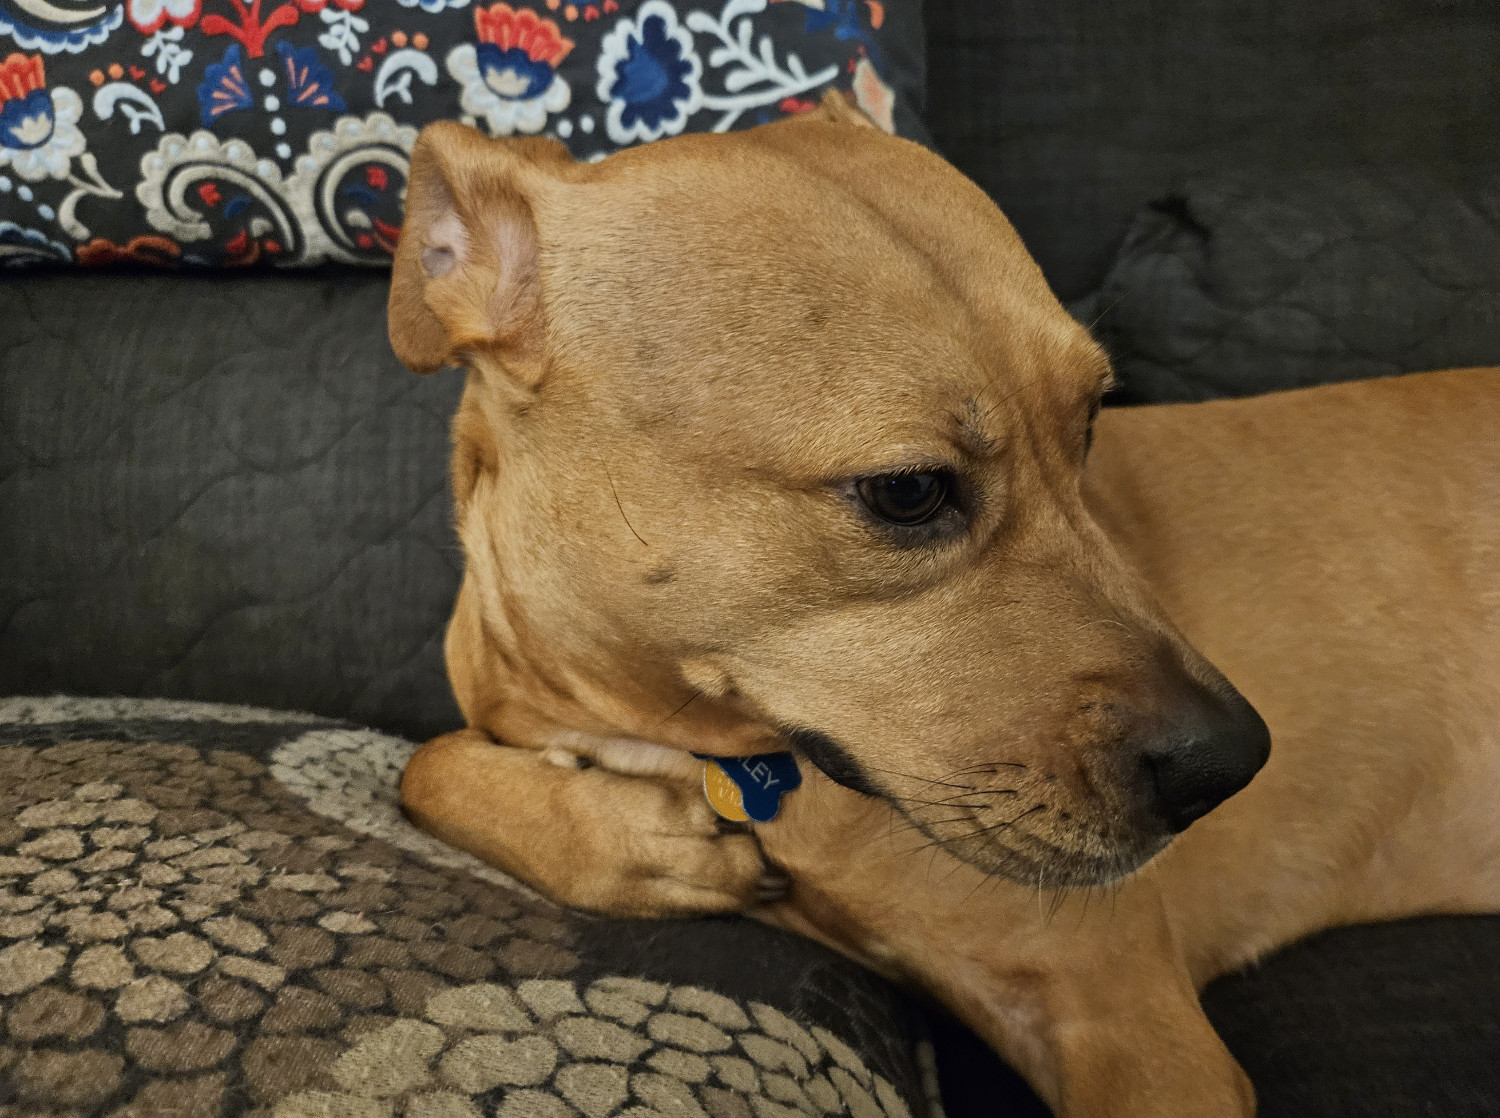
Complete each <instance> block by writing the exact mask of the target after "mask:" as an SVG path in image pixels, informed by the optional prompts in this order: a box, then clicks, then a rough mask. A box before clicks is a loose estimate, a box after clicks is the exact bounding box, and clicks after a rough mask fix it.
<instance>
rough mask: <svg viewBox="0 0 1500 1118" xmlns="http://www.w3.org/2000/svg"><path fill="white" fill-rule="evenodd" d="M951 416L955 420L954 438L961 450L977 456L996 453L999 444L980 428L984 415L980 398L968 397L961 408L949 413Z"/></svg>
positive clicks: (981, 456)
mask: <svg viewBox="0 0 1500 1118" xmlns="http://www.w3.org/2000/svg"><path fill="white" fill-rule="evenodd" d="M949 418H951V419H952V420H953V424H952V426H953V439H954V442H955V443H956V444H957V446H958V449H959V450H961V451H963V452H964V453H966V454H968V455H971V456H972V457H975V458H983V457H985V456H986V455H989V454H992V453H994V450H995V447H996V446H997V445H999V444H998V442H997V441H996V440H995V439H994V438H993V437H992V436H990V435H986V434H985V433H984V431H983V430H982V429H981V428H980V422H981V421H982V419H983V418H984V415H983V411H982V410H981V408H980V406H979V401H978V400H976V399H974V397H972V396H970V397H968V398H967V399H965V400H964V404H963V407H962V408H961V409H959V410H958V411H955V412H950V413H949Z"/></svg>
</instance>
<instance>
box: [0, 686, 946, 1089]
mask: <svg viewBox="0 0 1500 1118" xmlns="http://www.w3.org/2000/svg"><path fill="white" fill-rule="evenodd" d="M412 748H413V747H412V746H411V745H410V744H409V743H406V742H403V741H400V740H398V739H395V738H390V737H386V736H383V735H380V734H375V733H371V732H368V731H365V730H360V729H358V728H355V727H353V726H350V725H348V724H345V723H338V722H332V721H329V720H326V719H318V718H313V717H310V716H305V715H296V714H281V713H275V712H270V711H262V710H254V709H250V708H245V707H222V706H211V705H207V704H197V703H171V702H160V701H137V700H77V699H10V700H0V1118H21V1116H23V1115H24V1116H27V1118H39V1116H41V1115H48V1116H58V1118H60V1116H62V1115H69V1116H81V1115H95V1114H98V1115H104V1114H109V1115H111V1116H113V1118H147V1116H151V1118H157V1116H168V1115H170V1116H172V1118H217V1116H221V1115H222V1116H226V1118H227V1116H238V1115H253V1116H255V1118H314V1116H317V1118H396V1116H398V1115H400V1116H405V1118H460V1116H471V1118H472V1116H475V1115H481V1114H483V1115H502V1116H504V1118H576V1116H578V1115H582V1116H584V1118H610V1116H612V1115H619V1116H621V1118H626V1116H628V1118H650V1116H653V1115H663V1116H670V1118H710V1116H711V1118H794V1116H798V1115H805V1116H807V1118H821V1116H824V1115H828V1116H836V1115H849V1116H850V1118H911V1116H912V1115H913V1114H915V1115H918V1116H919V1118H927V1116H930V1115H933V1114H935V1113H936V1112H937V1104H936V1102H935V1101H934V1099H935V1085H934V1083H933V1077H932V1073H931V1068H932V1056H931V1050H930V1047H928V1046H927V1045H926V1043H925V1042H924V1041H923V1040H922V1039H921V1036H920V1026H919V1025H918V1024H916V1017H915V1015H914V1014H913V1013H912V1012H911V1010H910V1007H909V1006H908V1005H907V1004H906V1003H905V1002H904V1001H903V1000H902V998H901V997H900V996H899V995H898V994H896V993H895V992H893V991H892V990H890V989H889V988H888V987H886V986H885V985H883V984H882V983H880V982H879V981H878V980H876V979H874V978H872V977H871V976H869V975H867V974H865V973H864V972H862V971H861V970H859V969H858V968H857V967H855V966H853V965H852V964H850V963H848V962H846V961H844V960H842V959H840V958H838V957H836V956H834V955H832V954H830V953H829V952H827V951H824V950H823V949H821V948H819V947H817V946H815V945H813V944H810V943H807V942H804V941H802V940H799V939H796V938H793V937H789V936H786V935H783V934H781V933H778V932H775V931H773V930H771V929H767V928H764V927H762V926H760V925H758V924H755V923H753V922H751V921H747V920H741V919H716V920H700V921H681V922H666V923H659V922H651V921H612V920H602V919H595V918H590V917H586V916H582V915H580V914H577V913H574V912H570V911H567V910H564V909H560V908H558V907H556V906H554V905H552V904H550V903H548V902H547V901H545V900H544V899H542V898H540V897H538V896H536V895H535V894H533V893H531V892H530V891H529V890H527V889H525V888H524V887H522V886H521V885H519V884H518V883H516V882H515V881H513V880H511V879H509V878H507V877H506V876H505V875H503V874H500V873H498V872H497V871H495V870H492V869H490V868H488V867H485V866H483V865H481V864H480V863H478V862H476V861H475V860H473V859H471V858H469V857H468V856H466V855H463V854H460V853H458V852H456V851H453V850H451V849H449V848H447V847H444V846H442V845H441V844H438V843H436V842H435V841H434V840H432V839H430V838H428V837H427V836H425V835H423V834H421V833H420V832H418V831H416V830H415V829H414V828H412V827H411V826H410V825H409V824H408V823H406V822H405V820H404V819H403V818H402V817H401V815H400V811H399V808H398V805H397V801H396V777H397V775H398V774H399V772H400V769H401V766H402V764H403V763H404V761H405V759H406V757H407V755H408V754H409V753H410V752H411V749H412Z"/></svg>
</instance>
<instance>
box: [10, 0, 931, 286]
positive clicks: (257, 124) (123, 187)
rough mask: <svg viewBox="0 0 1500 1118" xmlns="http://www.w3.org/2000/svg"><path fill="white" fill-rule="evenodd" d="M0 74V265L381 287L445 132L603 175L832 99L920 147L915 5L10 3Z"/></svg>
mask: <svg viewBox="0 0 1500 1118" xmlns="http://www.w3.org/2000/svg"><path fill="white" fill-rule="evenodd" d="M44 8H45V9H47V10H48V11H49V12H50V13H51V14H52V15H53V16H54V17H55V22H54V23H45V24H44V23H42V22H39V19H38V16H37V13H39V12H41V11H42V10H43V9H44ZM16 45H19V46H21V47H23V48H25V49H24V51H15V50H13V49H12V48H14V46H16ZM7 50H9V53H7ZM0 58H3V61H0V264H5V263H10V264H18V263H19V264H24V263H31V262H36V261H52V262H55V261H60V260H61V261H69V260H76V261H77V262H79V263H82V264H109V263H115V262H118V261H120V260H122V259H129V260H135V261H139V262H147V263H152V264H162V265H167V266H175V265H178V264H197V265H208V266H217V265H234V266H243V265H247V264H255V263H263V264H276V265H294V266H296V265H313V264H318V263H320V262H323V261H338V262H342V263H361V264H373V265H385V264H388V263H389V261H390V254H391V253H392V252H393V251H394V248H395V242H396V238H397V236H398V235H399V233H400V228H401V222H402V207H403V203H404V198H405V192H406V175H407V165H408V157H409V155H410V153H411V148H412V143H413V142H414V141H415V139H416V135H417V130H418V129H419V128H420V127H421V126H422V125H424V124H428V123H430V122H432V121H434V120H450V119H451V120H464V121H467V122H468V123H471V124H473V125H475V126H476V127H478V128H480V129H481V130H482V131H484V132H486V133H487V134H489V135H492V136H521V135H546V136H551V137H554V138H556V139H559V140H561V141H562V142H564V143H565V144H567V145H568V146H569V147H570V148H571V149H572V151H573V153H574V154H575V155H576V156H577V157H578V158H579V159H597V158H599V157H602V156H604V155H607V154H609V153H610V152H613V151H617V150H619V149H620V148H621V147H625V146H630V145H633V144H636V143H642V142H646V141H649V140H656V139H660V138H662V137H664V136H674V135H677V134H678V133H680V132H683V131H690V132H704V131H710V130H714V131H724V130H727V129H730V128H745V127H750V126H752V125H755V124H758V123H764V122H766V121H769V120H773V119H776V118H778V117H781V116H785V115H788V114H790V113H796V112H802V111H806V110H808V109H811V108H812V107H813V106H814V105H815V104H816V102H817V99H818V98H819V97H820V96H822V94H823V93H824V92H825V91H827V90H828V89H832V88H839V89H846V90H850V91H852V92H853V94H854V96H855V99H856V101H857V102H858V103H859V105H860V106H861V107H862V108H863V109H864V110H865V111H866V112H867V113H868V114H869V115H870V117H871V118H872V119H873V120H875V121H876V123H877V124H879V125H880V126H881V127H883V128H885V129H886V130H887V131H896V130H898V129H899V130H900V131H901V132H902V134H903V135H907V136H911V137H913V138H916V139H919V140H925V137H926V133H925V132H924V130H923V129H922V126H921V123H920V121H921V103H922V91H923V85H924V75H923V72H922V33H921V19H920V12H919V5H918V2H917V0H885V2H884V3H881V4H866V3H863V2H861V0H818V2H817V3H816V4H771V3H769V0H584V2H582V3H575V2H572V0H569V2H566V3H564V2H562V0H545V2H544V0H532V2H523V0H516V3H514V4H511V3H506V2H504V0H495V2H492V3H485V2H480V0H475V2H474V3H472V4H471V3H470V0H401V3H400V4H399V5H398V4H389V3H378V4H375V3H370V4H367V3H366V0H268V2H267V3H266V4H265V5H264V8H262V5H261V3H260V0H256V3H255V4H254V5H251V6H247V5H245V4H243V3H240V0H115V2H112V3H107V4H103V5H93V4H89V3H85V4H79V3H77V2H76V0H65V2H64V4H63V5H61V6H59V5H38V4H35V3H30V2H28V0H0Z"/></svg>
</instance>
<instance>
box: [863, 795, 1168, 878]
mask: <svg viewBox="0 0 1500 1118" xmlns="http://www.w3.org/2000/svg"><path fill="white" fill-rule="evenodd" d="M882 798H883V799H887V802H889V803H891V806H892V807H893V808H894V809H895V810H896V812H897V814H899V815H900V816H901V817H902V818H903V819H905V820H907V821H908V822H909V823H911V824H912V826H914V827H915V828H916V829H917V830H919V831H920V832H922V834H924V835H926V836H927V837H928V838H930V839H932V840H933V841H934V842H935V843H937V844H938V845H939V846H941V847H942V848H943V849H944V850H946V851H947V852H948V853H949V854H951V855H952V856H953V857H955V858H957V859H958V860H959V861H961V862H964V863H966V864H968V865H971V866H973V867H974V868H975V869H977V870H980V871H981V872H983V873H984V874H985V875H987V876H989V877H998V878H1001V879H1003V880H1006V881H1011V882H1014V883H1015V884H1017V885H1025V886H1028V887H1031V888H1037V887H1044V888H1049V889H1054V888H1089V887H1095V886H1101V885H1113V884H1115V883H1117V882H1119V881H1121V880H1123V879H1124V878H1126V877H1128V876H1130V875H1131V874H1132V873H1134V872H1136V871H1137V870H1139V869H1140V868H1141V867H1142V866H1144V865H1145V864H1146V863H1147V862H1149V861H1150V860H1151V859H1152V858H1154V857H1156V855H1157V854H1159V853H1161V851H1162V850H1163V849H1165V848H1166V846H1167V844H1168V843H1169V842H1170V841H1171V836H1170V835H1163V836H1160V837H1159V838H1156V839H1155V840H1154V841H1151V842H1144V843H1138V844H1131V845H1123V846H1119V848H1118V849H1117V850H1116V851H1115V852H1114V853H1113V854H1111V855H1109V856H1107V857H1106V856H1102V855H1099V854H1093V853H1089V852H1087V851H1082V850H1070V849H1068V848H1066V847H1062V846H1059V845H1057V844H1056V843H1055V842H1051V841H1049V840H1048V839H1044V838H1042V837H1041V836H1039V835H1036V834H1032V833H1031V832H1029V831H1026V830H1025V829H1024V828H1020V827H1006V828H1005V833H1004V836H1003V837H998V836H997V837H995V838H993V839H991V840H989V841H983V840H981V839H980V835H979V834H969V835H956V836H946V835H941V834H937V833H934V831H933V829H932V828H931V827H930V826H929V825H927V824H924V823H923V822H922V821H921V820H920V819H919V818H917V817H916V816H914V815H912V814H911V813H910V812H908V811H906V810H905V809H904V808H902V807H901V806H900V805H898V804H896V803H894V802H891V801H890V800H889V799H888V798H887V797H882ZM1016 839H1020V840H1021V842H1019V843H1018V842H1016V841H1015V840H1016ZM965 847H973V853H975V854H989V855H992V857H990V858H976V857H972V856H969V855H968V854H967V853H966V852H965V850H964V848H965ZM995 855H998V857H994V856H995Z"/></svg>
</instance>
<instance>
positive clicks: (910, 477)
mask: <svg viewBox="0 0 1500 1118" xmlns="http://www.w3.org/2000/svg"><path fill="white" fill-rule="evenodd" d="M949 480H950V479H949V477H948V475H947V473H945V472H942V471H938V470H913V471H910V472H908V473H903V474H877V475H876V476H875V477H867V478H860V480H859V481H857V482H856V483H855V489H856V490H857V491H858V492H859V499H860V500H861V501H863V502H864V503H865V507H866V508H868V509H869V510H870V511H871V512H873V513H874V514H875V515H876V516H878V517H880V519H881V520H884V521H886V522H887V523H889V524H898V525H900V526H901V527H903V528H909V527H911V526H912V525H915V524H922V523H925V522H926V521H928V520H931V519H932V518H933V517H934V516H936V515H937V513H938V510H939V509H941V508H942V507H943V502H944V501H946V500H947V499H948V491H949V488H950V486H949Z"/></svg>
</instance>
